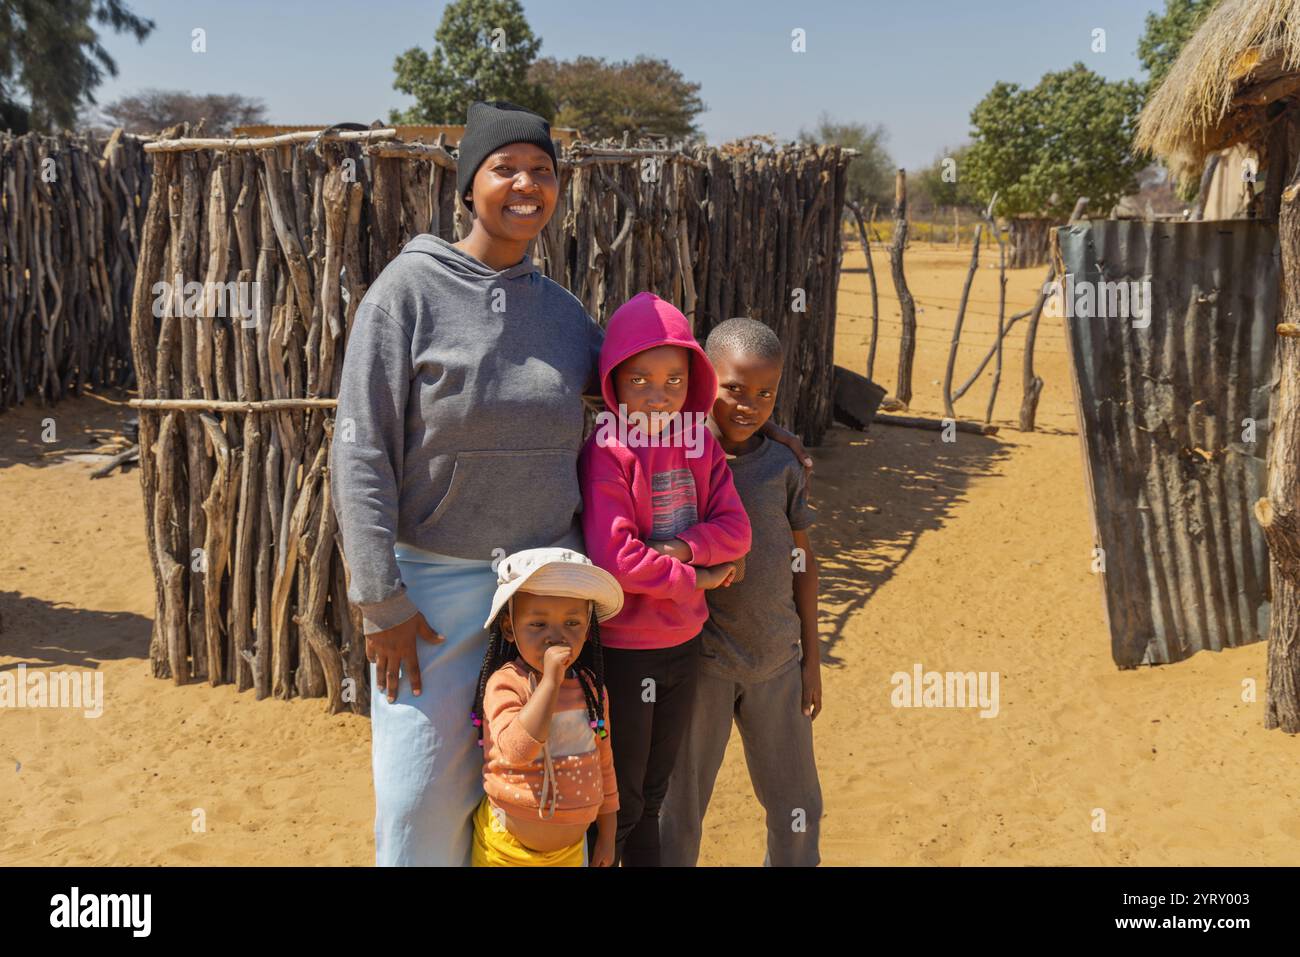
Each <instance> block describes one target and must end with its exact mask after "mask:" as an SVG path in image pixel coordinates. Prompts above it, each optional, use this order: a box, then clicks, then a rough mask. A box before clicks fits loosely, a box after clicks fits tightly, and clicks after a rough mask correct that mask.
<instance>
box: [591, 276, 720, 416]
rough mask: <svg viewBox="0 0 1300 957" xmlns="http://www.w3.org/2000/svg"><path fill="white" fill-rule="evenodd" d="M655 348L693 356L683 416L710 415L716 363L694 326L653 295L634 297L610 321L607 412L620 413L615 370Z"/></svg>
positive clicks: (605, 352) (604, 371)
mask: <svg viewBox="0 0 1300 957" xmlns="http://www.w3.org/2000/svg"><path fill="white" fill-rule="evenodd" d="M656 346H681V347H682V348H684V349H689V350H690V352H691V367H690V377H691V381H690V384H689V385H688V386H687V388H686V402H685V403H684V404H683V405H682V411H683V412H705V413H707V412H710V411H712V410H713V402H714V400H715V399H717V397H718V375H717V373H716V372H714V371H713V363H711V362H710V361H709V357H708V356H706V355H705V354H704V350H703V349H701V348H700V344H699V343H698V342H696V341H695V336H693V335H691V324H690V323H689V322H687V321H686V317H685V316H683V315H682V314H681V312H679V311H678V309H677V307H676V306H674V305H673V304H672V303H670V302H668V301H667V300H664V299H660V298H659V297H658V296H656V295H655V294H654V293H652V292H642V293H638V294H637V295H635V296H633V297H632V298H631V299H629V300H628V301H627V302H625V303H623V305H621V306H619V307H618V309H616V310H614V314H613V315H612V316H610V317H609V322H608V323H607V324H606V327H605V344H604V346H602V347H601V350H600V394H601V395H602V396H603V397H604V399H605V408H607V409H609V410H610V411H611V412H617V411H618V396H616V395H615V394H614V381H613V377H614V370H615V369H616V368H617V367H618V364H619V363H620V362H622V361H623V360H624V359H627V358H629V357H631V356H634V355H636V354H637V353H638V352H645V350H647V349H653V348H655V347H656Z"/></svg>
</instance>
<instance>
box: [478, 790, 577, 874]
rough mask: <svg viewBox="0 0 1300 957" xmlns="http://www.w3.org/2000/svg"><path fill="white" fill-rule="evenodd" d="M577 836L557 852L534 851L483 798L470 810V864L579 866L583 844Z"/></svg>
mask: <svg viewBox="0 0 1300 957" xmlns="http://www.w3.org/2000/svg"><path fill="white" fill-rule="evenodd" d="M585 841H586V839H585V838H579V839H578V841H577V842H576V843H575V844H573V846H571V847H563V848H560V850H558V851H534V850H533V849H532V848H531V847H525V846H524V845H523V844H520V843H519V841H518V839H516V837H515V836H514V835H513V834H511V833H510V832H509V831H507V830H506V828H505V825H504V824H503V823H502V822H501V821H499V820H497V818H496V817H495V816H494V815H493V813H492V806H491V805H490V804H489V803H488V799H487V798H486V797H485V798H483V800H482V801H481V802H479V806H478V809H477V810H476V811H475V812H474V848H473V851H472V852H471V855H470V864H471V866H473V867H582V860H583V856H584V854H583V852H584V848H583V844H584V843H585Z"/></svg>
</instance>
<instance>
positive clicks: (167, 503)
mask: <svg viewBox="0 0 1300 957" xmlns="http://www.w3.org/2000/svg"><path fill="white" fill-rule="evenodd" d="M379 132H382V131H379ZM282 139H284V138H276V139H275V140H273V141H267V142H260V141H248V140H245V141H217V142H215V143H214V142H211V141H199V142H194V141H185V140H183V139H181V140H177V139H176V137H175V136H174V131H173V135H168V136H167V138H166V140H163V141H158V142H155V143H152V144H150V146H149V147H148V151H149V153H150V154H151V155H152V156H153V159H154V169H153V174H154V201H153V202H151V203H150V204H149V206H148V212H147V215H146V216H145V220H144V225H143V234H142V236H141V240H140V253H139V269H138V271H137V273H136V276H135V286H134V293H133V303H132V310H131V344H132V349H133V354H134V361H135V367H136V370H137V376H138V379H139V385H140V396H141V398H140V399H138V400H136V401H134V402H133V403H132V404H133V405H135V406H136V407H137V408H138V409H139V410H140V449H141V465H142V468H141V481H142V485H143V488H144V496H145V503H146V513H147V516H148V521H147V523H146V531H147V535H148V545H149V552H150V559H151V562H152V564H153V571H154V579H155V592H156V596H155V597H156V602H157V609H158V612H157V614H156V615H155V619H154V632H153V639H152V643H151V648H150V658H151V662H152V667H153V671H154V674H155V675H157V676H159V677H170V678H172V679H173V680H174V681H176V682H178V683H183V682H186V681H190V680H195V679H206V680H208V681H209V682H211V683H213V684H218V683H223V682H233V683H234V684H235V685H236V687H237V688H238V689H239V690H244V689H247V688H250V687H251V688H253V689H255V693H256V696H257V697H258V698H263V697H266V696H268V695H274V696H276V697H281V698H288V697H291V696H295V695H299V696H307V697H314V696H323V697H326V698H327V700H328V707H329V710H330V711H331V712H335V711H339V710H345V709H351V710H353V711H357V712H361V713H368V711H369V688H368V680H367V678H368V665H367V662H366V660H365V655H364V641H363V638H362V633H361V627H360V619H359V617H358V616H357V614H356V613H355V611H354V610H353V609H352V608H351V607H350V606H349V604H348V602H347V598H346V580H347V570H346V567H345V562H344V559H343V555H342V552H341V549H340V547H339V543H338V536H337V528H336V523H335V518H334V511H333V508H332V506H331V501H330V494H331V490H330V479H329V473H328V469H327V467H326V463H327V461H328V458H327V456H328V449H329V442H330V438H331V434H332V430H333V411H332V406H333V402H334V400H333V396H335V395H337V389H338V384H339V376H340V374H341V370H342V361H343V355H344V353H345V349H346V343H347V337H348V332H349V331H350V329H351V326H352V322H353V317H354V315H355V312H356V308H357V305H358V304H359V303H360V301H361V298H362V296H364V295H365V292H366V289H367V288H368V286H369V283H370V281H371V280H372V279H373V278H374V277H375V276H376V275H378V273H379V272H380V270H381V269H382V268H383V266H384V265H385V264H386V263H387V262H389V261H390V260H391V259H392V258H393V257H394V256H395V255H396V254H397V252H398V251H399V250H400V249H401V247H402V245H403V244H404V243H405V242H406V241H407V240H408V239H410V238H411V237H412V236H414V235H416V234H418V233H422V232H431V233H434V234H437V235H440V236H442V237H444V238H446V239H455V238H458V237H460V236H463V235H464V234H465V233H466V232H467V231H468V228H469V217H468V212H467V210H465V208H464V206H463V204H461V203H460V201H459V198H458V197H457V195H456V190H455V159H454V157H453V156H452V155H451V153H450V152H448V151H447V150H446V149H444V147H443V145H442V143H441V142H438V143H435V144H431V145H425V144H404V143H399V142H396V141H390V140H386V139H384V138H383V137H379V136H359V135H356V134H355V133H344V132H341V131H335V132H327V133H325V134H323V135H316V134H306V135H304V134H295V135H294V136H293V137H291V138H289V139H287V140H284V141H283V142H282V141H281V140H282ZM849 159H850V155H849V154H848V153H847V152H846V151H841V150H839V149H838V148H835V147H817V148H809V149H792V150H787V151H783V152H775V153H765V152H756V151H752V150H751V151H746V152H741V153H738V154H736V155H724V154H722V153H720V152H718V151H716V150H711V149H697V150H695V151H694V152H693V153H690V154H687V153H684V152H674V151H670V150H655V149H628V150H617V149H606V148H603V147H592V146H583V145H579V146H577V147H575V148H573V149H571V150H569V151H566V152H565V153H564V154H563V157H562V162H561V169H560V178H561V183H560V185H561V190H560V207H561V208H559V209H557V210H556V212H555V213H554V215H553V216H552V218H551V220H550V222H549V224H548V226H547V228H546V229H545V230H544V231H543V233H542V234H541V236H540V237H539V239H538V241H537V243H536V244H535V249H534V254H535V257H536V258H537V259H538V261H539V263H540V265H541V266H542V268H543V270H544V272H545V273H546V274H547V275H548V276H550V277H551V278H553V279H555V280H556V281H557V282H560V283H561V284H562V285H564V286H566V287H567V288H568V289H569V290H570V291H571V292H573V294H574V295H575V296H577V297H578V298H579V299H580V300H581V301H582V302H583V303H584V304H585V305H586V307H587V309H588V311H589V312H590V313H591V314H592V315H593V316H594V317H596V318H597V319H599V320H603V319H604V318H605V317H607V316H608V315H609V313H610V312H612V310H613V309H614V308H615V307H616V306H617V305H619V304H620V303H621V302H623V301H624V300H626V299H627V298H630V297H631V296H632V295H634V294H635V293H637V292H639V291H641V290H646V289H648V290H651V291H654V292H656V293H657V294H659V295H661V296H663V297H664V298H666V299H669V300H671V301H673V302H674V303H676V304H677V305H678V306H679V307H681V308H682V310H683V311H684V312H685V313H686V315H687V316H688V317H689V318H690V319H691V320H692V322H693V324H694V330H695V333H696V335H697V337H698V338H700V339H701V340H702V339H703V338H704V337H705V336H706V335H707V333H708V330H709V329H710V328H712V326H713V325H715V324H716V323H717V322H719V321H721V320H723V319H726V318H728V317H730V316H733V315H749V316H752V317H753V318H756V319H759V320H761V321H763V322H765V323H767V324H769V325H771V326H772V327H773V328H774V329H775V330H776V331H777V333H778V335H780V337H781V339H782V341H783V342H784V343H785V345H786V351H787V358H786V369H785V376H784V379H783V383H782V385H783V387H782V390H781V401H780V403H779V404H778V408H777V412H776V416H777V419H778V421H780V422H782V424H785V425H786V426H787V427H791V428H793V429H795V430H796V431H798V432H799V433H800V434H801V435H802V436H803V438H804V440H805V442H810V443H816V442H817V441H819V440H820V438H821V436H822V434H823V432H824V430H825V429H826V428H827V427H828V426H829V424H830V419H831V398H832V394H831V372H832V353H831V350H832V347H833V342H834V332H835V329H834V326H835V314H836V287H837V285H838V278H839V276H838V273H839V265H840V258H841V247H840V215H841V208H842V206H843V201H844V186H845V173H846V166H847V162H848V160H849ZM177 279H179V280H180V281H181V283H183V285H178V284H177ZM191 284H193V285H194V289H193V290H192V291H191V289H190V286H191ZM232 289H233V290H234V291H232ZM236 292H237V293H238V296H236V295H235V293H236ZM236 298H238V299H239V302H238V303H236V304H235V305H230V304H231V303H234V301H235V299H236ZM191 306H192V307H193V308H190V307H191ZM236 306H245V307H247V308H242V309H241V308H236Z"/></svg>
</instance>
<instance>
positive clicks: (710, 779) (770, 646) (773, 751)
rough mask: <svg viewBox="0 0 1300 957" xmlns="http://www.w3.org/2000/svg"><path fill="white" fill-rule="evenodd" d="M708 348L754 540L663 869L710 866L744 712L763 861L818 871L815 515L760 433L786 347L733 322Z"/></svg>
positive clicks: (666, 817)
mask: <svg viewBox="0 0 1300 957" xmlns="http://www.w3.org/2000/svg"><path fill="white" fill-rule="evenodd" d="M705 351H706V352H707V354H708V356H709V359H710V360H711V361H712V362H713V366H714V369H715V370H716V371H717V374H718V395H717V400H716V401H715V402H714V404H713V415H712V417H711V418H710V420H709V425H710V427H711V428H712V429H713V430H714V431H715V433H716V434H717V436H718V441H719V442H720V443H721V445H722V448H723V450H724V451H725V452H727V453H728V457H729V461H730V465H731V470H732V475H733V478H734V480H735V485H736V490H737V491H738V492H739V493H740V498H741V500H742V501H743V502H744V503H745V510H746V512H747V513H748V515H749V520H750V525H751V527H752V530H753V531H752V538H753V542H752V546H751V548H750V552H749V554H748V555H747V556H746V557H745V559H744V562H743V565H742V571H741V573H740V574H738V575H737V578H736V580H735V582H733V584H732V585H731V587H729V588H726V589H719V590H717V591H712V592H709V595H708V605H709V615H710V617H709V620H708V622H706V623H705V626H704V633H703V636H702V642H703V644H702V646H701V649H700V673H699V675H698V677H697V679H696V686H695V707H694V709H693V711H692V715H691V724H690V728H689V729H688V731H687V734H686V739H685V740H684V741H683V742H682V746H681V748H680V750H679V751H678V756H677V764H676V765H675V767H674V770H673V775H672V779H671V781H670V783H669V786H668V794H667V796H666V797H665V799H664V807H663V812H662V815H661V826H660V831H661V844H662V849H663V850H662V854H663V862H664V864H665V865H669V866H679V867H680V866H694V865H695V863H696V860H697V858H698V857H699V852H700V832H701V827H702V824H703V821H704V813H705V811H706V810H707V809H708V806H709V798H710V796H711V795H712V793H713V783H714V781H715V780H716V778H717V775H718V768H719V767H720V766H721V765H722V757H723V754H724V752H725V751H726V748H727V739H728V738H729V737H730V735H731V722H732V719H733V717H734V719H735V721H736V724H737V726H739V728H740V736H741V739H742V740H743V742H744V745H745V761H746V763H747V764H748V766H749V777H750V781H751V782H752V783H753V786H754V793H755V795H756V796H757V797H758V800H759V803H760V804H762V805H763V808H764V810H765V811H766V812H767V859H766V861H765V863H766V864H769V865H772V866H777V867H782V866H786V867H788V866H806V867H812V866H815V865H816V864H818V863H819V862H820V860H821V858H820V855H819V853H818V847H817V844H818V832H819V828H820V823H821V813H822V796H821V786H820V784H819V783H818V780H817V765H816V763H815V762H814V760H813V741H812V720H813V719H814V718H816V717H817V715H818V713H819V712H820V711H821V704H822V701H821V698H822V693H821V674H820V664H821V658H820V652H819V649H818V639H817V563H816V560H815V559H814V557H813V553H812V545H811V543H810V542H809V540H808V528H809V526H810V525H811V524H812V519H813V514H812V512H811V511H809V508H808V502H807V486H806V482H805V478H804V471H803V468H802V466H800V464H799V462H798V461H797V460H796V459H795V457H794V455H793V454H792V453H791V452H790V450H789V449H788V448H786V447H785V446H783V445H780V444H778V443H776V442H773V441H771V440H770V439H766V438H764V436H763V435H761V434H760V433H759V429H760V428H761V427H762V426H763V424H764V423H765V422H766V421H767V420H768V418H769V417H770V416H771V414H772V409H773V406H774V405H775V403H776V393H777V388H778V386H779V385H780V382H781V369H782V365H783V350H782V347H781V342H780V340H779V339H777V337H776V334H775V333H774V332H773V331H772V330H771V329H769V328H768V327H767V326H765V325H763V324H762V323H761V322H756V321H754V320H752V319H728V320H726V321H725V322H722V323H720V324H719V325H718V326H717V327H715V328H714V329H713V331H712V332H711V333H710V334H709V337H708V340H707V342H706V343H705Z"/></svg>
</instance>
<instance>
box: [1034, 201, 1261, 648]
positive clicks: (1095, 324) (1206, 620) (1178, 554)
mask: <svg viewBox="0 0 1300 957" xmlns="http://www.w3.org/2000/svg"><path fill="white" fill-rule="evenodd" d="M1053 251H1054V255H1055V256H1056V257H1057V274H1058V275H1062V274H1064V273H1069V274H1071V276H1072V279H1073V281H1074V283H1075V284H1076V295H1077V294H1078V290H1079V289H1081V288H1082V287H1079V286H1078V285H1077V284H1078V283H1079V282H1080V281H1081V280H1083V281H1087V282H1097V281H1106V282H1114V281H1117V280H1123V281H1131V282H1142V281H1144V280H1146V281H1149V283H1150V287H1149V288H1150V294H1151V295H1150V310H1149V319H1150V325H1149V326H1147V327H1146V328H1136V327H1135V326H1134V320H1133V319H1131V318H1096V317H1094V318H1088V317H1084V316H1075V317H1073V318H1070V317H1066V318H1065V319H1064V320H1063V321H1064V322H1065V325H1066V333H1067V339H1068V341H1069V344H1070V350H1071V359H1072V363H1073V367H1074V379H1075V386H1076V398H1077V399H1078V411H1079V427H1080V432H1081V435H1082V438H1083V444H1084V457H1085V460H1086V463H1087V472H1088V487H1089V494H1090V496H1091V499H1092V505H1093V517H1094V521H1095V527H1096V534H1097V538H1098V543H1099V545H1100V546H1101V548H1103V549H1104V558H1105V571H1104V573H1102V575H1101V578H1102V581H1103V587H1104V592H1105V602H1106V609H1107V613H1108V617H1109V622H1110V633H1111V652H1112V655H1113V657H1114V659H1115V663H1116V664H1118V665H1119V666H1120V667H1133V666H1135V665H1139V664H1162V663H1167V662H1172V661H1179V660H1181V659H1183V658H1186V657H1188V656H1190V655H1192V654H1194V653H1196V652H1197V651H1201V650H1204V649H1215V650H1218V649H1222V648H1229V647H1235V646H1237V645H1243V644H1246V643H1248V642H1252V641H1261V640H1263V639H1264V638H1266V637H1267V635H1268V615H1269V603H1268V602H1269V588H1268V550H1267V547H1266V545H1265V543H1264V537H1263V535H1262V534H1261V533H1260V530H1259V526H1258V524H1257V523H1256V522H1255V519H1254V513H1253V511H1252V509H1253V506H1254V503H1255V501H1256V500H1257V499H1258V498H1260V497H1261V496H1262V495H1263V494H1264V488H1265V481H1264V474H1265V464H1264V463H1265V456H1266V449H1267V441H1268V411H1269V395H1270V383H1271V381H1272V365H1273V337H1274V331H1273V330H1274V326H1275V325H1276V323H1277V315H1278V249H1277V229H1276V227H1275V226H1273V225H1271V224H1268V223H1260V222H1249V221H1237V222H1215V223H1211V222H1199V223H1150V222H1130V221H1114V220H1103V221H1098V222H1095V223H1085V224H1080V225H1077V226H1068V227H1062V228H1061V229H1059V230H1057V231H1056V234H1055V236H1054V238H1053ZM1138 321H1139V322H1141V321H1142V320H1140V319H1139V320H1138ZM1247 420H1250V421H1253V422H1254V423H1255V431H1254V435H1253V441H1250V439H1251V438H1252V436H1251V435H1250V434H1249V429H1250V421H1247Z"/></svg>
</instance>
